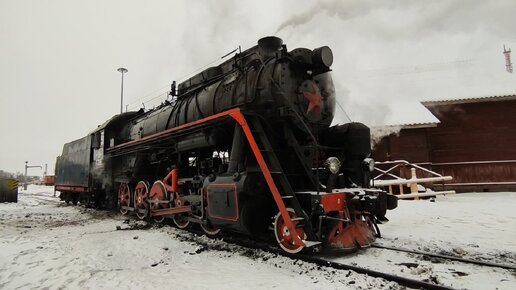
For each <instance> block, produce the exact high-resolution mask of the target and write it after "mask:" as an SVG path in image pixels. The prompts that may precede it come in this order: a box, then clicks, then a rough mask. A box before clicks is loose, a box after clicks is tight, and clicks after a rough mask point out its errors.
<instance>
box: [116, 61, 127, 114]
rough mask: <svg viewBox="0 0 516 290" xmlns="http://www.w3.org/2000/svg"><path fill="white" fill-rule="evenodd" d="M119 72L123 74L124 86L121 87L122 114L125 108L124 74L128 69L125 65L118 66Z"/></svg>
mask: <svg viewBox="0 0 516 290" xmlns="http://www.w3.org/2000/svg"><path fill="white" fill-rule="evenodd" d="M117 71H118V72H120V73H121V74H122V87H121V89H120V114H122V112H123V109H124V74H125V73H127V72H128V70H127V69H126V68H124V67H121V68H118V69H117Z"/></svg>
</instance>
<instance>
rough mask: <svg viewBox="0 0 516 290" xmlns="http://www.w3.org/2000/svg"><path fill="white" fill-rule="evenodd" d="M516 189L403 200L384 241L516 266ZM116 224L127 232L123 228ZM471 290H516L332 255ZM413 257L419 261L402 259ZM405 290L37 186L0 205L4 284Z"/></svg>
mask: <svg viewBox="0 0 516 290" xmlns="http://www.w3.org/2000/svg"><path fill="white" fill-rule="evenodd" d="M515 202H516V193H472V194H460V195H452V196H446V197H439V198H437V199H436V202H435V203H433V202H429V201H400V205H399V207H398V208H397V209H396V210H394V211H391V212H390V215H389V218H390V220H391V221H390V222H389V223H387V224H385V225H381V230H382V232H383V236H384V238H382V239H379V240H378V243H379V244H383V245H391V246H392V245H395V246H403V247H405V248H411V249H420V250H425V251H429V252H442V253H449V254H454V255H461V256H463V257H467V258H469V257H473V258H478V259H484V260H487V261H492V262H504V263H513V264H514V263H516V244H515V242H514V241H516V212H515V211H514V204H515ZM117 227H118V229H119V230H117ZM328 259H331V260H337V261H340V262H345V263H356V264H357V265H358V266H362V267H371V268H376V269H378V270H382V271H391V272H392V273H393V274H398V275H403V276H413V277H416V278H420V279H429V280H437V281H439V282H441V283H443V284H445V285H448V286H453V287H457V288H468V289H496V288H498V289H516V274H515V273H513V272H510V271H508V270H503V269H492V268H486V267H479V266H465V265H462V264H454V263H450V262H446V263H444V262H441V263H431V262H430V261H425V260H423V259H421V257H417V256H416V255H411V254H403V253H396V252H390V251H385V250H380V249H375V248H370V249H366V250H363V251H360V252H359V253H357V254H353V255H342V254H340V255H337V256H336V255H333V256H331V257H328ZM407 262H410V263H412V264H415V265H409V266H410V267H408V266H404V265H398V264H401V263H407ZM137 287H138V288H144V289H154V288H163V287H165V288H173V289H228V288H236V287H242V288H245V289H271V288H282V289H285V288H286V289H372V288H374V289H398V288H400V287H399V286H398V285H397V284H395V283H392V282H386V281H385V280H382V279H376V278H371V277H368V276H365V275H360V274H357V273H354V272H351V271H339V270H334V269H330V268H325V267H318V266H315V265H313V264H309V263H304V262H301V261H297V260H292V259H289V258H285V257H282V256H277V255H275V254H271V253H265V252H262V251H260V250H251V249H246V248H242V247H239V246H235V245H230V244H227V243H225V242H223V241H220V240H217V239H208V238H206V237H202V236H196V235H195V234H192V233H189V232H185V231H181V230H178V229H175V228H173V227H169V226H163V227H160V226H151V225H146V223H143V222H136V221H135V220H134V219H131V220H130V221H129V220H126V217H124V216H121V215H119V214H116V213H111V212H106V211H94V210H91V209H85V208H82V207H73V206H66V205H64V203H62V202H60V201H59V200H58V199H57V198H55V197H53V189H52V188H51V187H43V186H30V187H29V189H28V190H27V191H26V192H21V193H20V196H19V203H17V204H0V289H17V288H20V289H31V288H38V289H39V288H48V289H76V288H81V289H83V288H86V289H129V288H137Z"/></svg>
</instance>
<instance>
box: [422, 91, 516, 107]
mask: <svg viewBox="0 0 516 290" xmlns="http://www.w3.org/2000/svg"><path fill="white" fill-rule="evenodd" d="M512 100H516V94H511V95H498V96H481V97H471V98H461V99H450V100H435V101H423V102H421V104H422V105H423V106H425V107H429V106H439V105H454V104H467V103H480V102H499V101H512Z"/></svg>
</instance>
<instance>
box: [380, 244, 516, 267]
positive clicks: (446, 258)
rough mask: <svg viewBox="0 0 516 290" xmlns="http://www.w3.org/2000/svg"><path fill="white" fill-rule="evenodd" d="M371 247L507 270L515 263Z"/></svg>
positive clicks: (381, 246)
mask: <svg viewBox="0 0 516 290" xmlns="http://www.w3.org/2000/svg"><path fill="white" fill-rule="evenodd" d="M371 247H372V248H378V249H384V250H390V251H396V252H403V253H410V254H416V255H421V256H426V257H433V258H439V259H445V260H450V261H457V262H462V263H467V264H474V265H480V266H485V267H494V268H503V269H507V270H514V271H516V265H509V264H497V263H491V262H486V261H479V260H473V259H465V258H461V257H455V256H449V255H443V254H435V253H429V252H423V251H416V250H411V249H405V248H396V247H389V246H383V245H372V246H371Z"/></svg>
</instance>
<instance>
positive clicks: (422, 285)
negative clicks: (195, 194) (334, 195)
mask: <svg viewBox="0 0 516 290" xmlns="http://www.w3.org/2000/svg"><path fill="white" fill-rule="evenodd" d="M190 231H191V229H190ZM191 232H193V233H196V231H191ZM215 238H217V237H215ZM222 240H223V241H224V242H226V243H230V244H234V245H238V246H242V247H245V248H252V249H260V250H263V251H265V252H269V253H273V254H277V255H280V256H284V257H288V258H291V259H297V260H301V261H303V262H307V263H312V264H316V265H318V266H323V267H330V268H333V269H337V270H350V271H354V272H357V273H359V274H365V275H369V276H371V277H375V278H382V279H385V280H387V281H391V282H396V283H398V284H399V285H401V286H405V287H408V288H414V289H429V290H450V289H455V288H451V287H449V286H444V285H438V284H434V283H430V282H426V281H421V280H416V279H411V278H407V277H402V276H397V275H393V274H389V273H385V272H380V271H376V270H372V269H368V268H363V267H358V266H353V265H349V264H342V263H338V262H332V261H328V260H326V259H324V258H321V257H318V256H317V255H316V254H289V253H286V252H284V251H282V250H281V249H279V248H276V247H274V246H272V245H271V244H270V243H268V242H266V241H256V240H250V239H249V238H244V237H237V236H233V235H231V236H230V235H227V236H226V235H223V236H222Z"/></svg>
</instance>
